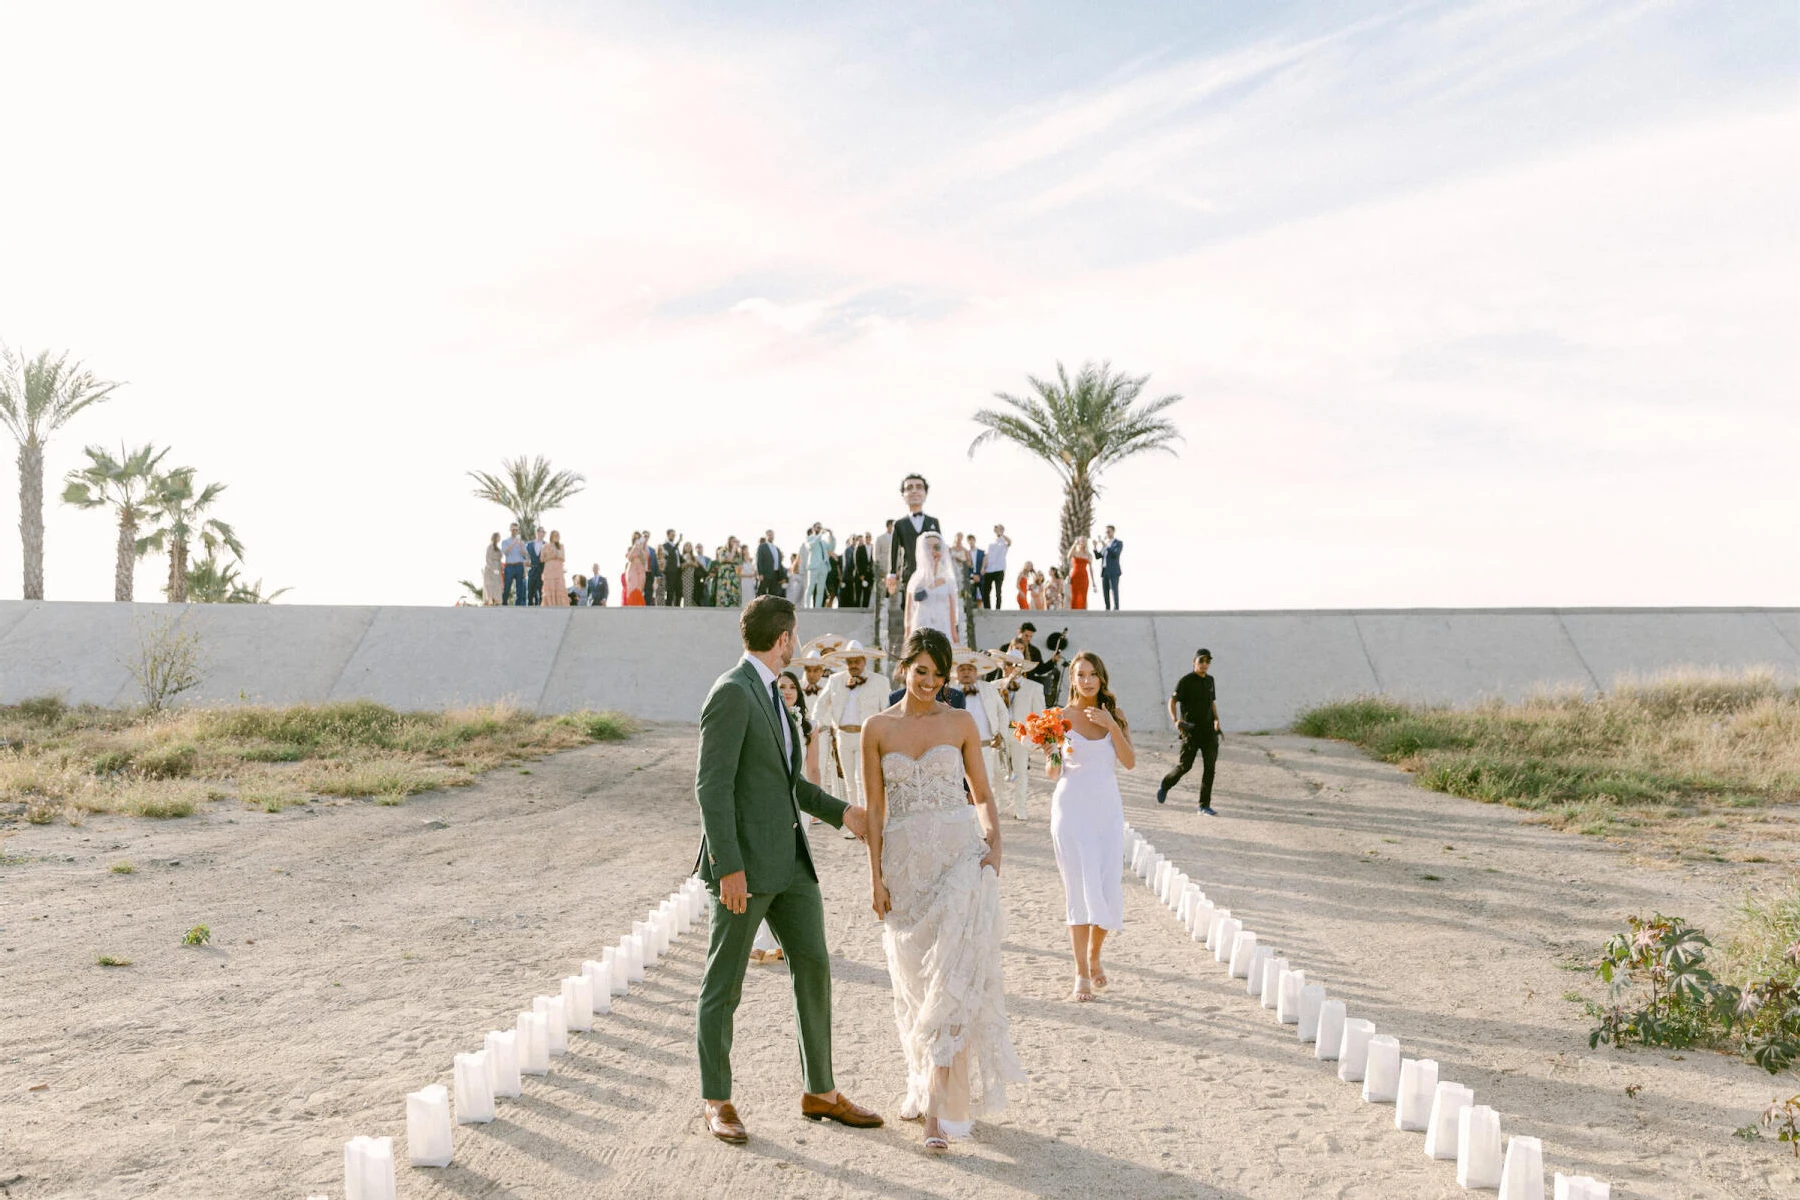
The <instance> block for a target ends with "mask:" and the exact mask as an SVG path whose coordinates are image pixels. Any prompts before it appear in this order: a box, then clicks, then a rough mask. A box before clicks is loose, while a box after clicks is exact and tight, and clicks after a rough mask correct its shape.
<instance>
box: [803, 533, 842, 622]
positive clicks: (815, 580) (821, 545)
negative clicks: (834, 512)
mask: <svg viewBox="0 0 1800 1200" xmlns="http://www.w3.org/2000/svg"><path fill="white" fill-rule="evenodd" d="M802 553H803V554H804V556H805V557H804V559H803V560H802V566H803V567H804V568H805V579H804V582H803V584H802V587H803V589H804V595H805V597H806V607H808V608H823V607H825V597H826V596H827V595H828V594H829V589H828V587H827V576H828V575H829V574H830V570H831V556H832V555H833V554H835V553H837V534H835V533H833V532H831V530H829V529H827V528H825V525H824V523H823V522H820V521H814V522H813V527H812V528H811V529H809V530H807V531H806V541H805V543H804V545H803V547H802ZM796 573H798V572H796Z"/></svg>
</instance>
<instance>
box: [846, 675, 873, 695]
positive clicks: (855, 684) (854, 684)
mask: <svg viewBox="0 0 1800 1200" xmlns="http://www.w3.org/2000/svg"><path fill="white" fill-rule="evenodd" d="M867 682H869V677H868V676H867V675H865V676H863V677H862V678H861V679H846V680H844V686H845V687H847V688H849V689H850V690H851V691H853V692H854V691H855V690H856V689H857V688H859V687H861V686H862V685H863V684H865V683H867Z"/></svg>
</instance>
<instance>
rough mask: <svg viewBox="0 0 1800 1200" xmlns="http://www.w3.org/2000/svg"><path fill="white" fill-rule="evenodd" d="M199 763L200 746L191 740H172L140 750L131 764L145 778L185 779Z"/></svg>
mask: <svg viewBox="0 0 1800 1200" xmlns="http://www.w3.org/2000/svg"><path fill="white" fill-rule="evenodd" d="M199 763H200V747H198V746H196V745H194V743H192V742H173V743H171V744H169V745H166V746H154V747H152V748H150V749H148V750H145V751H142V752H140V753H139V754H138V755H137V757H136V759H135V761H134V762H133V766H135V767H136V769H137V772H138V774H140V775H142V776H143V777H144V778H146V779H186V778H187V777H188V776H189V775H192V774H193V773H194V768H195V767H196V766H198V765H199Z"/></svg>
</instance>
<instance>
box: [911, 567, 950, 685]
mask: <svg viewBox="0 0 1800 1200" xmlns="http://www.w3.org/2000/svg"><path fill="white" fill-rule="evenodd" d="M956 591H957V588H956V564H955V563H954V562H953V561H952V560H951V558H950V552H949V551H948V550H946V549H945V548H944V538H943V535H942V534H939V533H936V532H931V533H927V534H925V536H924V537H922V538H920V539H919V565H918V567H917V568H915V569H914V571H913V573H912V578H911V579H908V580H907V581H906V632H907V635H908V636H911V635H912V634H914V633H917V632H918V631H919V630H921V629H935V630H937V631H938V632H939V633H941V634H943V635H944V636H945V637H946V638H948V639H950V641H951V642H952V643H953V644H954V643H956V642H958V641H959V640H960V639H959V638H958V637H957V633H956ZM946 674H948V672H946Z"/></svg>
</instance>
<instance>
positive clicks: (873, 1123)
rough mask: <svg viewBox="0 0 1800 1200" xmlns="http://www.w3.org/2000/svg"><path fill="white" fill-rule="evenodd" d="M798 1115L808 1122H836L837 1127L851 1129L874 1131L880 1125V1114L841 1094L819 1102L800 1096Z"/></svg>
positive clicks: (817, 1099)
mask: <svg viewBox="0 0 1800 1200" xmlns="http://www.w3.org/2000/svg"><path fill="white" fill-rule="evenodd" d="M800 1115H801V1116H803V1117H805V1118H806V1119H807V1120H809V1121H836V1122H837V1123H838V1124H839V1125H848V1126H850V1128H852V1129H875V1128H877V1127H878V1126H880V1125H881V1123H882V1121H881V1114H879V1113H872V1112H870V1111H869V1110H868V1109H866V1108H864V1107H863V1106H862V1105H860V1104H856V1103H853V1102H852V1101H851V1099H850V1097H848V1096H846V1095H844V1093H842V1092H839V1093H838V1098H837V1099H836V1100H832V1101H825V1100H821V1099H819V1098H818V1097H817V1096H801V1097H800Z"/></svg>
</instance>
